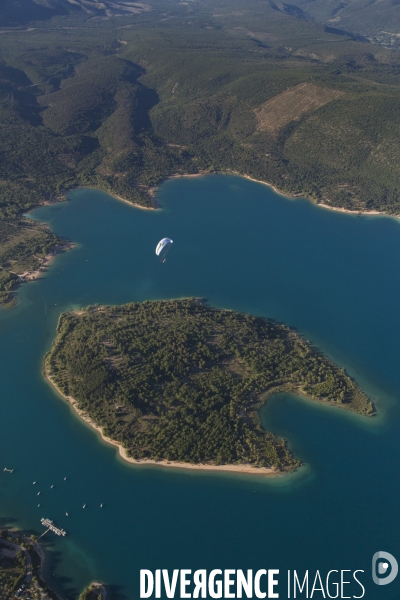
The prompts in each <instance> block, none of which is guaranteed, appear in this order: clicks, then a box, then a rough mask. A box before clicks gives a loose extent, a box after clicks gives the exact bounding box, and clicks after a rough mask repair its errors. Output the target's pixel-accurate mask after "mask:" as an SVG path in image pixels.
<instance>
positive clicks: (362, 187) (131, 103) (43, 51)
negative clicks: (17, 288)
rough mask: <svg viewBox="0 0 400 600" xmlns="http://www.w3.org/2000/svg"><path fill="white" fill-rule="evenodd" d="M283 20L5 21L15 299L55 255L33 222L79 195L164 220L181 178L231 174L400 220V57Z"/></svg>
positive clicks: (4, 110) (4, 173)
mask: <svg viewBox="0 0 400 600" xmlns="http://www.w3.org/2000/svg"><path fill="white" fill-rule="evenodd" d="M18 7H20V8H21V10H19V9H18V10H19V12H18V10H17V8H18ZM22 7H24V10H22ZM112 7H114V8H112ZM123 7H125V9H126V10H125V9H124V10H123ZM277 7H278V8H277ZM111 9H112V10H111ZM128 9H129V10H128ZM278 9H279V6H278V5H276V6H275V5H274V4H273V3H270V2H266V1H264V0H247V1H246V2H244V0H230V1H229V2H225V1H223V0H198V1H196V2H180V1H178V0H151V1H149V2H146V3H135V2H124V3H121V2H112V3H111V2H110V3H108V2H105V3H102V8H101V7H100V6H99V5H97V4H96V3H91V2H76V3H70V2H68V1H67V0H65V1H64V0H51V2H50V1H49V2H41V1H39V0H37V1H36V2H34V1H33V0H19V3H9V2H5V3H4V4H3V5H2V7H1V9H0V19H1V26H0V51H1V57H2V59H1V62H0V142H1V146H0V221H1V222H0V231H6V232H7V233H6V235H5V236H4V235H2V234H1V237H0V268H2V269H3V270H2V277H1V278H0V293H1V294H2V295H1V297H0V299H2V300H4V299H5V298H7V297H8V291H9V288H10V287H12V285H13V282H14V281H15V280H16V279H17V275H16V274H18V273H21V272H22V271H23V270H25V268H26V265H27V264H29V265H30V266H31V265H34V264H36V265H38V264H40V261H41V259H42V258H43V255H44V253H45V252H46V251H47V250H48V248H49V247H50V246H51V244H54V241H55V240H54V236H51V234H50V233H49V231H48V230H46V229H45V228H43V227H39V226H38V225H37V224H34V223H32V222H31V223H29V224H28V223H27V222H26V221H25V220H24V219H23V217H22V215H23V213H24V212H26V211H28V210H29V209H31V208H33V207H34V206H37V205H38V204H40V203H42V202H45V201H49V200H53V199H62V198H64V197H65V190H68V189H70V188H71V187H74V186H78V185H86V186H94V187H99V188H102V189H105V190H108V191H110V192H111V193H114V194H116V195H119V196H121V197H124V198H126V199H128V200H130V201H132V202H134V203H136V204H139V205H144V206H150V207H151V206H155V203H156V201H155V200H154V199H153V197H152V196H151V194H149V189H150V188H153V187H154V186H156V185H157V184H158V183H159V182H160V181H162V180H163V179H164V178H165V177H167V176H169V175H172V174H175V173H182V174H183V173H195V172H198V171H210V172H213V171H230V172H238V173H241V174H247V175H251V176H253V177H255V178H257V179H260V180H265V181H268V182H270V183H272V184H273V185H275V186H277V187H278V188H279V189H281V190H282V191H283V192H285V193H288V194H294V195H303V196H306V197H308V198H310V199H312V200H314V201H315V202H320V201H324V202H325V203H327V204H331V205H333V206H340V207H344V208H348V209H352V210H370V209H374V210H380V211H383V212H387V213H390V214H399V213H400V167H399V165H400V160H399V159H400V146H399V141H398V140H399V128H400V81H399V72H400V55H399V54H398V53H397V52H394V51H390V50H388V49H385V48H383V47H380V46H378V45H374V44H370V43H364V42H359V41H356V40H354V39H352V38H351V36H346V35H339V34H337V33H332V32H330V31H327V30H326V28H324V27H323V26H321V25H318V24H316V23H313V22H311V21H309V20H307V19H300V18H298V17H299V15H298V14H297V13H296V14H295V13H293V14H289V12H290V11H289V12H288V11H287V10H286V11H285V10H280V9H279V10H278ZM292 12H293V11H292ZM18 14H21V17H20V20H18V19H19V17H18ZM34 230H35V232H36V233H35V235H36V238H35V240H36V242H35V243H33V242H32V243H31V242H30V243H29V244H28V245H27V244H26V243H24V244H23V245H22V246H21V244H20V239H21V236H22V237H24V236H25V232H28V231H29V236H30V238H32V240H33V237H34V236H33V231H34ZM32 236H33V237H32ZM4 243H6V244H7V251H5V246H4ZM29 268H31V267H29ZM2 282H3V283H2Z"/></svg>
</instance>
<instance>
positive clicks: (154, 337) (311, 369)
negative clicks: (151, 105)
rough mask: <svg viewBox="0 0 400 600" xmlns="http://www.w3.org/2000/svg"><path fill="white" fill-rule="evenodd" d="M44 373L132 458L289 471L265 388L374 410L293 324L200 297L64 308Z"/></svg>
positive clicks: (289, 460)
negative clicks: (266, 413) (269, 428)
mask: <svg viewBox="0 0 400 600" xmlns="http://www.w3.org/2000/svg"><path fill="white" fill-rule="evenodd" d="M45 368H46V372H47V374H48V375H49V376H50V377H51V378H52V380H53V381H54V382H55V383H56V385H57V386H58V387H59V389H60V390H61V391H62V393H63V394H64V395H65V396H66V397H68V396H71V397H72V398H74V399H75V400H76V401H77V404H78V408H79V409H81V410H83V411H84V412H85V413H87V414H88V415H89V417H91V418H92V419H93V421H94V422H95V423H96V424H98V425H100V426H101V427H103V431H104V433H105V434H106V435H108V436H110V437H111V438H112V439H114V440H116V441H118V442H119V443H121V444H122V445H123V446H124V447H125V448H126V449H127V452H128V455H129V456H131V457H133V458H135V459H143V458H148V459H157V460H161V459H164V460H170V461H184V462H191V463H210V464H217V465H219V464H241V463H250V464H251V465H255V466H274V467H276V468H277V469H279V470H291V469H293V468H295V467H296V466H297V465H298V464H299V462H298V461H297V460H296V459H295V458H293V457H292V456H291V454H290V452H289V451H288V449H287V447H286V445H285V443H284V441H283V440H280V439H278V438H277V437H276V436H274V435H273V434H272V433H270V432H266V431H264V430H263V429H262V427H261V425H260V422H259V418H258V411H259V408H260V406H261V405H262V404H264V402H265V400H266V398H267V396H268V395H269V394H271V393H272V392H276V391H283V390H291V391H294V392H300V393H304V394H306V395H307V396H308V397H310V398H313V399H315V400H318V401H323V402H329V403H331V404H332V405H340V406H342V407H343V408H347V409H349V410H352V411H354V412H358V413H361V414H364V415H371V414H372V412H373V407H372V404H371V403H370V402H369V401H368V399H367V397H366V396H365V395H364V394H363V393H362V391H361V390H360V389H359V388H358V387H357V385H356V384H355V383H354V382H353V381H352V380H351V379H350V378H349V377H348V376H347V375H346V374H345V372H344V371H343V370H341V369H339V368H338V367H336V366H335V365H334V364H333V363H332V362H330V361H329V360H328V359H327V358H325V357H324V356H323V355H321V354H320V353H319V352H318V351H317V350H316V349H314V348H313V347H312V346H311V345H310V344H309V343H308V342H306V341H305V340H304V339H302V338H301V337H300V336H299V335H297V334H296V333H295V332H294V331H293V330H291V329H289V328H287V327H284V326H283V325H278V324H275V323H273V322H271V321H266V320H264V319H261V318H257V317H253V316H250V315H243V314H240V313H236V312H233V311H226V310H215V309H213V308H209V307H207V306H205V305H204V304H202V303H201V302H199V301H198V300H195V299H185V300H170V301H158V302H144V303H142V304H139V303H138V304H127V305H125V306H115V307H89V308H87V309H86V310H84V311H81V312H79V313H64V314H63V315H61V317H60V320H59V324H58V327H57V337H56V339H55V342H54V344H53V347H52V349H51V351H50V352H49V354H48V355H47V357H46V359H45Z"/></svg>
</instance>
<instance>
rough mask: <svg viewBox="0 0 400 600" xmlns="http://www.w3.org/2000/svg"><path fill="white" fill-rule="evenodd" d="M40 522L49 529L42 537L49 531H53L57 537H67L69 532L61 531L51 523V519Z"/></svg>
mask: <svg viewBox="0 0 400 600" xmlns="http://www.w3.org/2000/svg"><path fill="white" fill-rule="evenodd" d="M40 522H41V524H42V525H43V527H47V530H46V531H45V532H44V533H42V535H41V536H40V537H42V536H44V535H45V534H46V533H47V532H48V531H52V532H53V533H55V534H56V535H62V536H65V535H67V532H66V531H64V529H59V528H58V527H56V526H55V525H54V523H53V521H51V520H50V519H41V520H40Z"/></svg>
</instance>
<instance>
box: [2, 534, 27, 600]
mask: <svg viewBox="0 0 400 600" xmlns="http://www.w3.org/2000/svg"><path fill="white" fill-rule="evenodd" d="M7 548H8V544H7V542H6V540H5V539H4V538H3V539H0V557H1V560H0V599H1V600H6V599H7V600H8V598H14V592H15V591H16V590H17V589H18V588H19V586H20V585H21V583H22V582H23V580H24V579H25V574H26V560H25V555H24V553H23V552H21V551H19V552H16V553H14V552H12V551H8V550H7Z"/></svg>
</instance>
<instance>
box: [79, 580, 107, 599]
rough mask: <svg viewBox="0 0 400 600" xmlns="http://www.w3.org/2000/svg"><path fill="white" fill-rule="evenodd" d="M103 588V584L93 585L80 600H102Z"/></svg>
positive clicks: (83, 593)
mask: <svg viewBox="0 0 400 600" xmlns="http://www.w3.org/2000/svg"><path fill="white" fill-rule="evenodd" d="M102 589H103V586H102V584H101V583H92V584H90V585H89V587H87V588H86V589H85V590H84V591H83V592H82V594H81V595H80V596H79V600H102V598H103V594H102Z"/></svg>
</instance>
